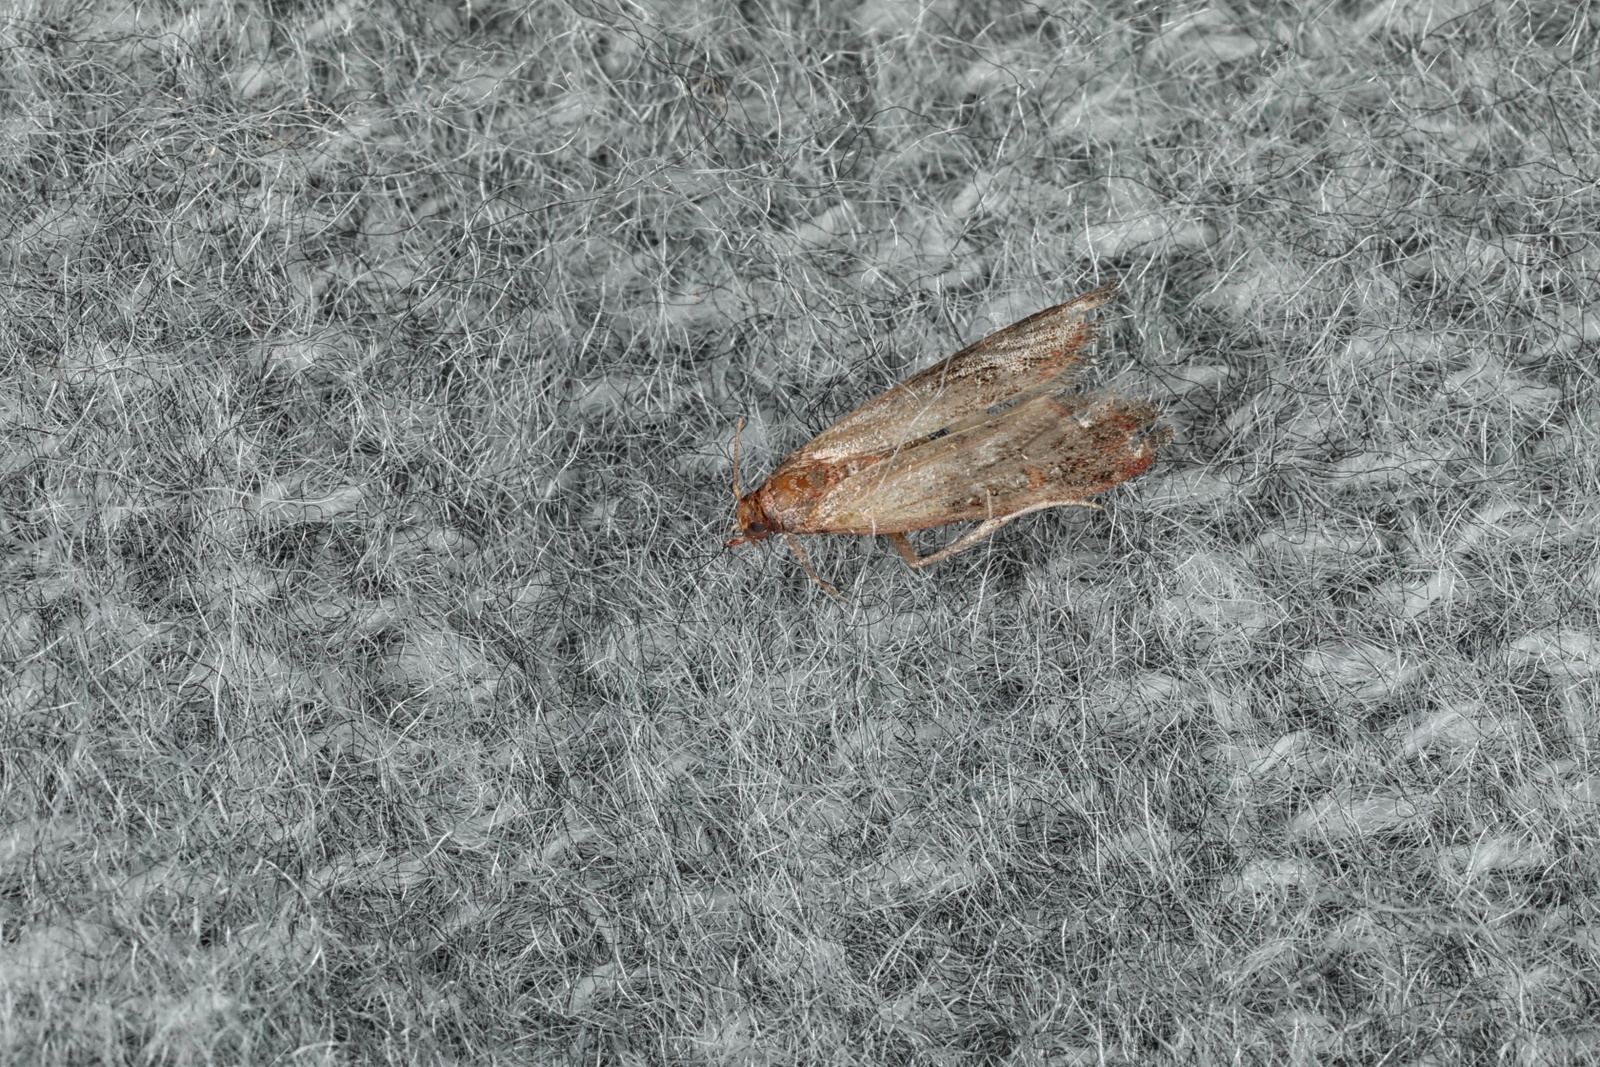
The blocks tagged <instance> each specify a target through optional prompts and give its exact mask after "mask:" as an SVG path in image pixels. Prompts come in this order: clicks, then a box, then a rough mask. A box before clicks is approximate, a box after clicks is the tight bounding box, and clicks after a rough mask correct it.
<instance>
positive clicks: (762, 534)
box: [728, 493, 778, 545]
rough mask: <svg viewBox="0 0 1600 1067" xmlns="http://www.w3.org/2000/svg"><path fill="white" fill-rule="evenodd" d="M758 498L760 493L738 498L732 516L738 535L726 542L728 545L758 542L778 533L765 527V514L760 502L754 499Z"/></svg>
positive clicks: (767, 526) (769, 527)
mask: <svg viewBox="0 0 1600 1067" xmlns="http://www.w3.org/2000/svg"><path fill="white" fill-rule="evenodd" d="M758 496H760V493H751V494H750V495H749V496H746V497H740V498H739V506H738V508H736V509H735V514H734V521H735V523H736V524H737V525H738V527H739V534H738V535H737V536H735V537H734V538H733V539H732V540H730V541H729V542H728V544H729V545H743V544H747V543H749V542H751V541H760V540H762V539H763V538H767V537H771V536H772V535H773V534H775V533H777V532H778V531H777V530H775V529H773V528H772V527H771V526H769V525H767V518H766V514H765V513H764V512H763V511H762V510H761V502H760V501H759V500H758V499H756V498H757V497H758Z"/></svg>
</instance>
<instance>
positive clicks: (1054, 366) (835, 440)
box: [794, 282, 1117, 462]
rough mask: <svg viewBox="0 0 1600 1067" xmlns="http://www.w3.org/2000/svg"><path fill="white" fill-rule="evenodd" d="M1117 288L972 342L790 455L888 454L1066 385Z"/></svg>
mask: <svg viewBox="0 0 1600 1067" xmlns="http://www.w3.org/2000/svg"><path fill="white" fill-rule="evenodd" d="M1116 291H1117V284H1116V283H1115V282H1111V283H1109V284H1107V285H1102V286H1101V287H1100V288H1098V289H1095V290H1093V291H1092V292H1088V293H1084V294H1083V295H1082V296H1078V297H1075V298H1073V299H1072V300H1069V301H1067V302H1066V303H1064V304H1057V305H1056V306H1055V307H1051V308H1046V309H1044V310H1043V311H1040V312H1036V313H1035V314H1033V315H1029V316H1028V317H1027V318H1025V319H1022V320H1020V321H1018V322H1014V323H1012V324H1011V325H1010V326H1007V327H1006V328H1005V329H1003V330H999V331H997V332H995V333H992V334H990V335H989V336H987V337H985V338H983V339H982V340H980V341H975V342H974V343H972V344H970V345H968V346H967V347H966V348H963V349H962V350H961V351H959V352H957V353H956V354H955V355H953V356H950V357H949V358H948V359H944V360H942V361H940V362H938V363H935V364H934V365H933V366H931V367H929V368H928V369H926V370H923V371H919V372H917V373H916V374H913V375H912V376H911V377H909V378H907V379H905V380H904V381H902V382H900V383H899V384H898V385H895V386H894V387H892V388H890V389H889V390H888V391H886V392H884V393H881V394H879V395H878V396H876V397H874V398H873V399H871V400H869V401H867V402H866V403H865V404H862V405H861V406H860V407H858V408H856V409H855V410H854V411H852V412H850V413H849V414H847V415H845V416H844V417H843V418H841V419H839V421H838V422H835V423H834V424H833V425H832V426H830V427H828V428H827V429H826V430H824V431H822V433H820V434H818V435H817V436H816V437H815V438H813V439H812V440H811V442H810V443H809V444H807V445H805V446H804V447H802V448H801V449H800V450H799V451H798V452H796V453H795V456H794V458H796V459H799V460H822V461H830V462H831V461H838V460H841V459H845V458H848V457H851V456H860V455H866V454H873V453H880V452H888V451H891V450H893V449H897V448H900V447H903V446H907V445H911V444H914V443H916V442H918V441H921V440H922V439H924V438H926V437H927V436H928V435H929V434H932V433H936V432H937V431H939V430H942V429H946V428H949V427H951V426H952V425H953V424H955V423H956V422H959V421H960V420H962V419H964V418H967V417H969V416H972V415H975V414H977V413H981V412H983V411H985V410H986V409H988V408H992V407H994V406H995V405H997V404H1003V403H1005V402H1006V401H1008V400H1014V399H1016V398H1017V397H1019V396H1024V395H1026V394H1027V393H1030V392H1033V391H1036V390H1040V389H1051V390H1059V389H1063V388H1065V387H1066V386H1068V385H1070V384H1071V382H1072V378H1073V376H1074V374H1075V371H1076V367H1077V365H1078V363H1079V362H1080V360H1081V355H1082V352H1083V349H1084V348H1085V347H1086V346H1087V345H1089V344H1090V343H1091V342H1093V341H1094V337H1095V328H1094V324H1093V323H1091V322H1090V321H1089V320H1088V313H1089V312H1090V311H1092V310H1093V309H1095V308H1097V307H1100V306H1101V305H1103V304H1106V303H1108V302H1110V300H1111V298H1112V297H1113V296H1114V295H1115V294H1116Z"/></svg>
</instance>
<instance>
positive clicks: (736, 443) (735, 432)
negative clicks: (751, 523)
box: [733, 419, 744, 504]
mask: <svg viewBox="0 0 1600 1067" xmlns="http://www.w3.org/2000/svg"><path fill="white" fill-rule="evenodd" d="M743 429H744V419H740V420H739V421H738V422H737V423H735V424H734V427H733V502H734V503H735V504H737V503H738V502H739V499H740V493H739V431H740V430H743Z"/></svg>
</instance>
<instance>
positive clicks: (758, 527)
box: [744, 522, 767, 537]
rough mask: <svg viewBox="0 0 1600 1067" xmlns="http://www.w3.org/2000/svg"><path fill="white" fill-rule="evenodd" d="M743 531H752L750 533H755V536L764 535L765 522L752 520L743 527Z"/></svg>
mask: <svg viewBox="0 0 1600 1067" xmlns="http://www.w3.org/2000/svg"><path fill="white" fill-rule="evenodd" d="M744 531H745V533H752V534H755V535H756V536H757V537H761V536H764V535H765V534H766V532H767V527H766V524H765V523H760V522H752V523H751V524H750V525H749V526H746V527H745V528H744Z"/></svg>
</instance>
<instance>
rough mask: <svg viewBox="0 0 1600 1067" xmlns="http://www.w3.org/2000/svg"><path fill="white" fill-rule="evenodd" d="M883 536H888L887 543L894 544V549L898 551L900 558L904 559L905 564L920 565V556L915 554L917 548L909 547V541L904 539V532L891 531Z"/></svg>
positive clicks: (909, 565) (910, 565)
mask: <svg viewBox="0 0 1600 1067" xmlns="http://www.w3.org/2000/svg"><path fill="white" fill-rule="evenodd" d="M885 536H887V537H888V538H889V543H890V544H891V545H893V546H894V550H895V551H896V552H898V553H900V558H901V559H903V560H905V561H906V566H908V567H920V566H922V560H921V557H920V556H918V555H917V550H916V549H914V548H912V547H911V542H910V541H907V540H906V535H905V534H903V533H892V534H886V535H885Z"/></svg>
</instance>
